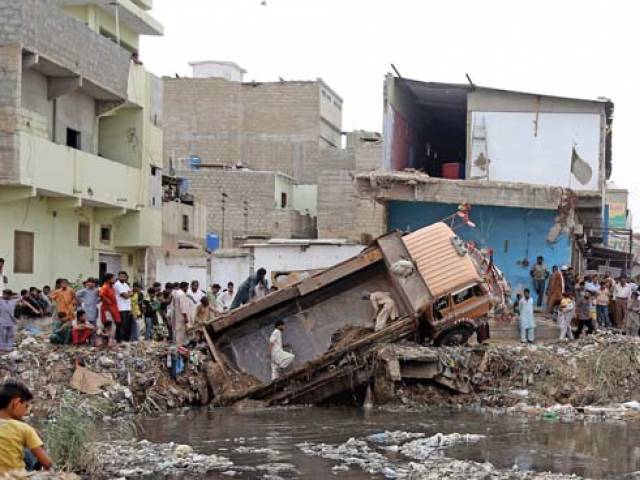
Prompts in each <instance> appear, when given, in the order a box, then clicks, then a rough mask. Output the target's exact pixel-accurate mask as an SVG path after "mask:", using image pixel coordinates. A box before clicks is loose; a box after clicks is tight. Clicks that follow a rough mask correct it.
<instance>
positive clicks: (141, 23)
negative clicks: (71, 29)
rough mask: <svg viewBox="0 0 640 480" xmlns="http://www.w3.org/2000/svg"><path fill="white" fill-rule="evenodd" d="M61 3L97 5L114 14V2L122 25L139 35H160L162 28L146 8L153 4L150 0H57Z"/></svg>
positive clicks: (148, 8)
mask: <svg viewBox="0 0 640 480" xmlns="http://www.w3.org/2000/svg"><path fill="white" fill-rule="evenodd" d="M58 1H59V3H60V4H61V5H71V6H73V5H88V4H93V5H97V6H98V7H100V8H101V9H103V10H105V11H106V12H109V14H111V15H112V16H114V17H115V15H116V10H115V9H116V5H115V4H116V3H117V6H118V16H119V18H120V21H121V22H122V24H123V25H126V26H127V27H128V28H130V29H131V30H133V31H134V32H136V33H138V34H140V35H162V33H163V28H162V25H161V24H160V22H158V21H157V20H156V19H155V18H153V17H152V16H151V15H150V14H149V13H148V12H147V11H146V10H150V9H151V7H152V6H153V2H152V1H151V0H118V2H114V1H113V0H58Z"/></svg>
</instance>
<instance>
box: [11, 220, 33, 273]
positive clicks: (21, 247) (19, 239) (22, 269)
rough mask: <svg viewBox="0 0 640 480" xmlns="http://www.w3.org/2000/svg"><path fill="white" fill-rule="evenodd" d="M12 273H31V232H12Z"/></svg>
mask: <svg viewBox="0 0 640 480" xmlns="http://www.w3.org/2000/svg"><path fill="white" fill-rule="evenodd" d="M13 272H14V273H33V232H21V231H19V230H16V231H15V232H14V235H13Z"/></svg>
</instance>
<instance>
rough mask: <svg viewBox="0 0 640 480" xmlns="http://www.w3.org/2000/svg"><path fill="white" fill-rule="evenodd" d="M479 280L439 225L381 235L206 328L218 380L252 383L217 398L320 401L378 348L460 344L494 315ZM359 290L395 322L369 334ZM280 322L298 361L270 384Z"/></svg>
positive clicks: (370, 368)
mask: <svg viewBox="0 0 640 480" xmlns="http://www.w3.org/2000/svg"><path fill="white" fill-rule="evenodd" d="M483 276H484V275H483V273H482V272H480V271H479V267H478V262H477V261H474V260H473V259H472V257H471V255H470V254H469V252H468V250H467V247H466V246H465V244H464V242H462V240H460V238H458V236H457V235H456V234H455V232H454V231H453V230H452V229H451V228H450V227H449V226H448V225H446V224H444V223H436V224H433V225H430V226H428V227H425V228H422V229H420V230H417V231H416V232H413V233H411V234H408V235H405V236H402V235H401V234H400V233H398V232H394V233H390V234H388V235H385V236H382V237H380V238H378V239H377V240H376V241H375V242H374V243H373V244H372V245H371V246H370V247H368V248H367V249H365V250H364V251H363V252H361V253H360V254H359V255H357V256H355V257H353V258H351V259H349V260H346V261H344V262H342V263H339V264H337V265H335V266H333V267H331V268H328V269H326V270H324V271H322V272H319V273H316V274H315V275H313V276H311V277H309V278H306V279H303V280H301V281H299V282H297V283H295V284H293V285H290V286H288V287H287V288H284V289H282V290H279V291H276V292H274V293H271V294H270V295H268V296H267V297H264V298H262V299H260V300H259V301H256V302H253V303H250V304H248V305H245V306H243V307H241V308H238V309H236V310H233V311H232V312H230V313H228V314H227V315H224V316H222V317H219V318H217V319H215V320H214V321H212V322H210V323H208V324H207V325H205V327H204V328H205V333H206V336H207V341H208V343H209V347H210V348H211V350H212V352H213V354H214V357H215V359H216V363H217V364H218V365H217V368H218V369H219V370H220V374H221V377H222V378H223V379H224V378H226V379H231V378H238V375H240V376H243V377H245V378H250V379H251V381H250V382H244V383H243V382H240V383H242V384H243V385H244V387H243V388H239V389H238V388H236V389H231V390H229V389H222V388H221V389H220V391H219V392H215V393H216V394H217V395H216V396H217V402H218V403H219V404H230V403H233V402H235V401H237V400H240V399H246V398H248V399H254V400H260V401H263V402H265V403H266V404H287V403H320V402H323V401H326V400H330V399H332V398H334V397H336V396H339V395H345V394H346V395H352V394H353V393H354V392H356V391H357V390H358V389H359V387H362V386H366V385H367V384H368V383H369V382H370V381H371V379H372V378H373V377H374V375H375V365H376V357H377V351H376V350H377V348H378V347H379V346H380V345H381V344H384V343H394V342H398V341H400V340H402V339H408V340H412V341H415V342H418V343H430V344H433V345H454V344H461V343H465V342H466V341H467V340H468V338H469V337H470V336H471V335H472V334H473V333H474V331H476V329H477V328H478V326H479V325H480V324H482V323H485V322H486V321H487V315H488V313H489V311H490V310H491V306H492V295H491V294H490V292H489V289H488V288H487V283H486V282H485V281H484V279H483ZM363 291H369V292H378V291H383V292H388V293H389V294H390V295H391V297H392V298H393V299H394V301H395V303H396V306H397V309H398V314H399V318H398V319H396V320H395V321H393V322H390V323H388V324H387V326H386V327H385V328H383V329H382V330H380V331H374V329H373V316H374V312H373V309H372V306H371V304H370V303H369V302H367V301H363V299H362V292H363ZM277 320H282V321H284V323H285V326H286V330H285V333H284V339H283V340H284V343H285V348H287V346H288V348H290V349H291V351H292V353H294V354H295V360H294V362H293V364H292V365H291V366H290V367H289V368H288V369H287V372H289V373H285V374H284V375H283V376H281V377H280V378H278V379H277V380H274V381H271V361H270V355H269V349H268V341H269V336H270V334H271V332H272V331H273V328H274V324H275V322H276V321H277Z"/></svg>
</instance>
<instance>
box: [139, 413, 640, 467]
mask: <svg viewBox="0 0 640 480" xmlns="http://www.w3.org/2000/svg"><path fill="white" fill-rule="evenodd" d="M143 427H144V433H143V436H144V437H145V438H147V439H148V440H150V441H152V442H170V441H171V442H175V443H181V444H188V445H191V446H193V448H194V449H195V450H196V451H197V452H200V453H207V454H217V455H222V456H224V457H227V458H228V459H230V460H231V461H232V462H233V463H234V468H231V469H229V471H227V472H225V473H224V474H223V473H221V472H216V473H209V474H207V476H205V477H203V476H199V478H245V479H253V478H270V479H276V478H306V479H324V478H342V479H345V480H347V479H348V480H352V479H368V478H384V477H385V476H386V477H387V478H392V477H393V475H394V468H395V467H393V465H394V463H395V464H400V463H401V462H405V463H406V462H407V459H406V458H400V457H402V454H401V453H402V452H398V451H397V448H396V449H395V450H394V448H393V447H392V448H385V447H384V446H383V445H380V446H373V447H372V450H373V451H377V452H382V453H383V455H384V458H385V459H387V460H388V461H389V464H390V465H391V468H388V467H386V468H388V469H387V470H385V472H386V475H385V473H380V472H378V473H377V474H372V473H367V472H366V471H365V470H366V469H364V470H363V468H362V466H360V465H357V464H355V465H354V464H351V465H349V468H348V469H347V467H346V466H340V465H344V462H341V461H340V460H336V459H335V457H334V458H326V457H327V455H324V457H325V458H323V456H321V455H314V454H311V453H310V452H309V449H308V448H307V449H305V447H304V445H312V446H313V445H316V446H317V445H318V444H327V445H333V446H338V445H340V444H344V442H347V441H348V440H349V439H350V438H355V439H358V440H363V439H366V438H367V437H369V438H373V439H374V440H382V441H383V442H384V439H385V436H384V435H376V434H380V433H381V432H385V431H398V432H413V433H422V434H425V435H426V436H427V437H430V436H432V435H435V434H437V433H442V434H445V435H446V434H452V433H460V434H478V435H481V436H482V437H475V438H476V440H474V441H472V442H454V443H453V444H452V445H451V446H449V447H447V448H442V449H439V450H438V452H437V455H440V456H445V457H447V458H452V459H459V460H471V461H476V462H491V463H492V464H493V465H494V466H495V467H496V468H498V469H511V467H513V466H514V465H517V466H518V467H519V468H520V469H521V470H534V471H540V472H542V471H551V472H558V473H566V474H570V473H575V474H577V475H580V476H583V477H588V478H640V476H638V477H634V476H633V472H636V471H638V470H640V424H638V423H622V422H620V423H611V422H596V423H594V422H589V423H586V422H582V421H580V422H573V423H563V422H560V421H549V420H543V419H538V418H533V417H526V416H508V415H497V416H496V415H491V416H487V415H485V414H480V413H473V412H468V411H457V410H455V411H452V410H445V409H442V410H428V411H424V412H419V413H417V412H390V411H380V410H373V411H370V412H365V411H363V410H359V409H348V408H297V409H282V410H281V409H273V410H271V409H270V410H266V411H257V412H249V413H236V412H234V411H232V410H221V409H215V410H214V409H211V410H207V409H201V410H192V411H189V412H187V413H185V414H181V415H169V416H164V417H160V418H156V419H149V420H147V421H145V423H144V424H143ZM372 435H373V437H370V436H372ZM396 443H397V442H396ZM334 453H335V452H334ZM415 458H417V457H414V460H413V461H416V460H415ZM385 461H386V460H385ZM336 466H338V467H337V468H334V467H336ZM158 478H160V477H158ZM182 478H188V477H182Z"/></svg>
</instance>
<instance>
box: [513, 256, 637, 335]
mask: <svg viewBox="0 0 640 480" xmlns="http://www.w3.org/2000/svg"><path fill="white" fill-rule="evenodd" d="M530 274H531V278H532V283H533V293H535V296H536V298H535V300H534V298H533V294H532V291H531V290H530V289H528V288H526V289H524V291H523V292H522V294H517V295H516V301H515V303H514V310H515V311H516V313H518V314H519V317H520V340H521V341H522V342H530V343H532V342H534V341H535V333H534V332H535V326H536V323H535V314H534V311H535V309H536V307H537V309H538V310H539V311H543V312H544V313H545V315H546V316H547V317H548V318H553V320H554V321H555V322H557V324H558V327H559V331H560V334H559V337H560V339H564V338H566V339H569V340H572V339H574V338H578V337H580V335H582V333H583V332H586V334H590V333H592V332H593V331H594V330H596V329H612V328H615V329H618V330H623V331H625V332H626V334H627V335H631V336H639V335H640V298H639V297H640V292H639V291H638V285H637V284H636V283H634V282H631V281H629V280H628V279H627V277H626V276H624V275H622V276H620V277H619V278H613V276H612V275H611V273H610V272H604V273H603V274H596V273H587V274H585V275H583V276H576V275H575V273H574V270H573V268H571V267H567V266H561V267H558V266H557V265H554V266H552V267H551V271H549V270H548V269H547V266H546V265H545V263H544V258H543V257H538V258H537V260H536V263H535V264H534V265H533V267H532V268H531V270H530ZM543 307H544V308H543Z"/></svg>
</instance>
